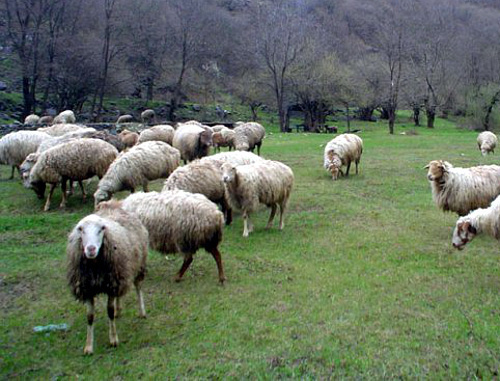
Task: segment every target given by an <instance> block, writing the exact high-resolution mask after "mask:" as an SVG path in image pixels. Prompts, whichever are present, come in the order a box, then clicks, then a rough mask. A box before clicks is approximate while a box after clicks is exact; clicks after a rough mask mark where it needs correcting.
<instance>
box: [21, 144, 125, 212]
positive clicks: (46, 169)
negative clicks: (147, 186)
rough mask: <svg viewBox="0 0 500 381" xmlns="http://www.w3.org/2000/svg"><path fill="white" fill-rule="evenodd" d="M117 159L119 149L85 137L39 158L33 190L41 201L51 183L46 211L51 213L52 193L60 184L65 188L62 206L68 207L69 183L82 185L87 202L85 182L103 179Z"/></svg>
mask: <svg viewBox="0 0 500 381" xmlns="http://www.w3.org/2000/svg"><path fill="white" fill-rule="evenodd" d="M116 156H118V151H117V150H116V148H115V147H113V146H112V145H111V144H109V143H106V142H105V141H103V140H100V139H88V138H83V139H75V140H73V141H69V142H67V143H62V144H59V145H57V146H55V147H52V148H50V149H48V150H47V151H45V152H42V153H41V154H40V156H39V157H38V160H37V161H36V164H35V165H34V166H33V168H32V169H31V172H30V175H29V184H30V188H32V189H33V190H34V191H35V193H36V194H37V196H38V198H43V197H44V194H45V187H46V184H47V183H49V184H51V188H50V192H49V195H48V196H47V201H46V203H45V207H44V210H45V211H47V210H49V208H50V200H51V198H52V194H53V193H54V190H55V188H56V187H57V185H58V184H59V183H61V187H62V201H61V205H60V206H61V208H63V207H64V206H65V205H66V180H69V181H78V182H79V184H80V187H81V188H82V194H83V199H84V200H85V197H86V194H85V191H84V189H83V186H82V183H81V181H82V180H85V179H89V178H91V177H93V176H98V177H99V179H101V178H102V177H103V176H104V174H105V173H106V171H107V170H108V167H109V166H110V164H111V163H112V162H113V160H114V159H115V158H116Z"/></svg>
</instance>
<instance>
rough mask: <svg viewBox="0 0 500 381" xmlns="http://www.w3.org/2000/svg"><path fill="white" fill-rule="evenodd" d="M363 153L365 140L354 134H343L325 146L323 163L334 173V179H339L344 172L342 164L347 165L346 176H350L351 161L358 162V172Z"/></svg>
mask: <svg viewBox="0 0 500 381" xmlns="http://www.w3.org/2000/svg"><path fill="white" fill-rule="evenodd" d="M362 153H363V141H362V140H361V138H360V137H359V136H357V135H354V134H342V135H339V136H337V137H335V138H334V139H332V140H330V141H329V142H328V144H327V145H326V147H325V154H324V161H323V165H324V167H325V169H326V170H327V171H329V172H330V173H331V174H332V180H337V179H338V177H339V174H340V175H342V176H343V175H344V173H343V172H342V166H343V165H345V166H347V169H346V173H345V175H346V176H349V169H350V168H351V162H353V161H354V162H355V164H356V174H358V165H359V161H360V160H361V154H362Z"/></svg>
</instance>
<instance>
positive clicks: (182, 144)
mask: <svg viewBox="0 0 500 381" xmlns="http://www.w3.org/2000/svg"><path fill="white" fill-rule="evenodd" d="M172 146H174V147H175V148H177V149H178V150H179V151H180V153H181V158H182V160H184V163H187V162H188V161H193V160H195V159H199V158H201V157H203V156H207V155H208V153H209V150H210V147H211V146H212V130H210V128H208V127H204V126H199V125H197V124H194V123H185V124H182V125H180V126H178V127H177V129H176V130H175V134H174V138H173V140H172Z"/></svg>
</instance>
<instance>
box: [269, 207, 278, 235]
mask: <svg viewBox="0 0 500 381" xmlns="http://www.w3.org/2000/svg"><path fill="white" fill-rule="evenodd" d="M276 209H277V206H276V204H272V205H271V214H270V215H269V220H268V221H267V226H266V229H270V228H271V226H272V225H273V220H274V216H275V215H276Z"/></svg>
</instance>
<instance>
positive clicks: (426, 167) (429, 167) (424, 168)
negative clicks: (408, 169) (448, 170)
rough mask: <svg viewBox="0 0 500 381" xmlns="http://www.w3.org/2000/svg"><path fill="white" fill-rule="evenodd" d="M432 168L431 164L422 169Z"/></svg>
mask: <svg viewBox="0 0 500 381" xmlns="http://www.w3.org/2000/svg"><path fill="white" fill-rule="evenodd" d="M430 167H431V165H430V164H427V165H426V166H425V167H424V168H422V169H429V168H430Z"/></svg>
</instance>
